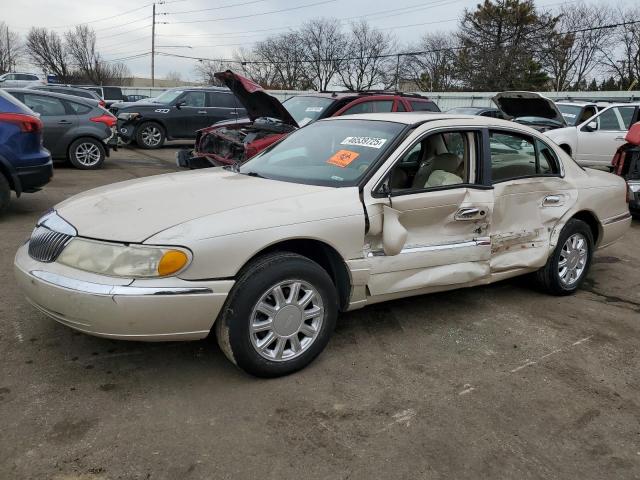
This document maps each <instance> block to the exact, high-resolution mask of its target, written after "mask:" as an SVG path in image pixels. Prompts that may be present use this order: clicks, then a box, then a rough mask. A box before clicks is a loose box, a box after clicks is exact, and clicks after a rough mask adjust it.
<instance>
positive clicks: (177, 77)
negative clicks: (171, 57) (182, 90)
mask: <svg viewBox="0 0 640 480" xmlns="http://www.w3.org/2000/svg"><path fill="white" fill-rule="evenodd" d="M164 78H165V80H170V81H172V82H174V83H179V82H181V81H182V74H181V73H180V72H178V71H177V70H171V71H169V72H167V74H166V75H165V76H164Z"/></svg>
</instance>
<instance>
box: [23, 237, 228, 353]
mask: <svg viewBox="0 0 640 480" xmlns="http://www.w3.org/2000/svg"><path fill="white" fill-rule="evenodd" d="M27 249H28V244H25V245H23V246H22V247H20V249H19V250H18V253H17V254H16V258H15V263H14V269H15V276H16V280H17V282H18V285H19V286H20V287H21V288H22V290H23V292H24V293H25V295H26V297H27V299H28V300H29V301H30V302H31V303H32V304H33V305H34V306H35V307H36V308H38V310H40V311H42V312H43V313H45V314H46V315H48V316H50V317H52V318H53V319H54V320H57V321H58V322H60V323H62V324H64V325H66V326H68V327H71V328H74V329H76V330H79V331H82V332H84V333H88V334H91V335H96V336H100V337H108V338H116V339H121V340H143V341H165V340H196V339H199V338H204V337H206V336H207V335H208V334H209V331H210V330H211V327H212V326H213V324H214V322H215V320H216V318H217V317H218V314H219V313H220V311H221V310H222V308H223V306H224V303H225V300H226V298H227V295H228V293H229V291H230V290H231V287H232V286H233V283H234V282H233V281H232V280H219V281H202V282H200V281H197V282H194V281H186V280H181V279H179V278H175V277H172V278H161V279H149V280H147V279H145V280H140V279H138V280H131V279H117V278H113V277H107V276H103V275H95V274H91V273H87V272H82V271H80V270H77V269H74V268H70V267H66V266H64V265H61V264H58V263H55V262H54V263H42V262H38V261H36V260H34V259H32V258H31V257H30V256H29V254H28V251H27Z"/></svg>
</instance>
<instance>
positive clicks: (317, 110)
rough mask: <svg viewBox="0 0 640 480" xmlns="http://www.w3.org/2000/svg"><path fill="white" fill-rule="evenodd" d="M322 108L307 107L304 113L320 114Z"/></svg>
mask: <svg viewBox="0 0 640 480" xmlns="http://www.w3.org/2000/svg"><path fill="white" fill-rule="evenodd" d="M323 109H324V107H307V108H306V110H305V112H321V111H322V110H323Z"/></svg>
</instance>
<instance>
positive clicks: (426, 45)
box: [402, 32, 458, 92]
mask: <svg viewBox="0 0 640 480" xmlns="http://www.w3.org/2000/svg"><path fill="white" fill-rule="evenodd" d="M457 47H458V41H457V38H456V37H455V36H454V35H451V34H450V33H445V32H436V33H429V34H427V35H425V36H423V37H422V39H421V40H420V42H419V43H418V44H416V45H413V46H412V47H410V50H412V51H415V52H420V53H418V54H416V55H410V56H407V57H406V58H405V60H404V62H403V64H402V65H403V68H402V77H403V78H404V79H406V80H408V81H409V82H410V83H412V84H414V85H415V86H416V87H417V88H418V89H419V90H422V91H429V92H433V91H447V90H451V89H452V88H453V87H454V86H455V85H456V82H457V77H456V74H457V72H456V66H457V65H456V62H457V58H456V50H457Z"/></svg>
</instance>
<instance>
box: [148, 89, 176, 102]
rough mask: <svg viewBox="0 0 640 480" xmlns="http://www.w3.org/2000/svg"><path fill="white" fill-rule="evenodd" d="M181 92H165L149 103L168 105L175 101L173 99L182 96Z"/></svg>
mask: <svg viewBox="0 0 640 480" xmlns="http://www.w3.org/2000/svg"><path fill="white" fill-rule="evenodd" d="M183 92H184V90H167V91H166V92H164V93H161V94H160V95H158V96H157V97H156V98H154V99H153V100H150V101H153V102H154V103H163V104H165V105H168V104H170V103H172V102H173V101H175V99H176V98H178V97H179V96H180V95H182V93H183Z"/></svg>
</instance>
